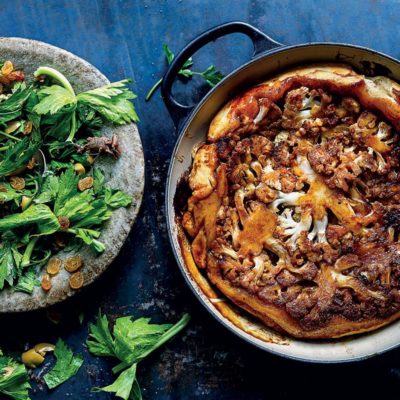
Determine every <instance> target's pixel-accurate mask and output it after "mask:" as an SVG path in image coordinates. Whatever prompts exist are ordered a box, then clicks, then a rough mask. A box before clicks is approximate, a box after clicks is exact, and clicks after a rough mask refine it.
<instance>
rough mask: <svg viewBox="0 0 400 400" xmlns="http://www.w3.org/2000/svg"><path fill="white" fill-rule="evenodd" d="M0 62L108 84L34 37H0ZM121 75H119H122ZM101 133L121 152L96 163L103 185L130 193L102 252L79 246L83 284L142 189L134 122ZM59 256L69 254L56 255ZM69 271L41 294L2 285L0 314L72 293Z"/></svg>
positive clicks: (115, 247) (124, 230)
mask: <svg viewBox="0 0 400 400" xmlns="http://www.w3.org/2000/svg"><path fill="white" fill-rule="evenodd" d="M0 54H1V59H2V60H7V59H9V60H11V61H13V62H14V63H15V64H17V65H19V66H23V67H24V70H25V72H26V76H27V79H28V80H29V78H32V74H33V72H34V71H35V70H36V68H37V67H39V66H41V65H46V66H50V67H54V68H56V69H58V70H59V71H61V72H62V73H63V74H65V75H66V77H67V78H68V79H69V80H70V82H71V83H72V85H73V87H74V88H75V89H76V92H77V93H79V92H80V91H83V90H88V89H93V88H95V87H99V86H102V85H104V84H107V83H109V80H108V79H107V78H106V77H105V76H104V75H103V74H102V73H101V72H100V71H99V70H97V69H96V68H95V67H93V65H91V64H89V63H88V62H86V61H84V60H82V59H81V58H79V57H77V56H75V55H73V54H71V53H69V52H67V51H65V50H62V49H59V48H58V47H54V46H51V45H48V44H46V43H42V42H38V41H35V40H28V39H21V38H0ZM123 78H125V77H121V79H123ZM104 131H105V134H107V135H111V134H112V133H115V134H116V135H118V139H119V143H120V145H121V149H122V155H121V157H120V158H119V159H118V160H117V161H114V160H112V159H110V158H103V159H100V160H99V162H98V163H97V162H96V165H99V166H100V168H101V169H102V170H103V171H104V173H105V176H106V184H107V185H109V186H111V187H114V188H118V189H122V190H124V191H125V192H127V193H129V194H130V195H132V196H133V199H134V200H133V203H132V206H131V207H129V208H126V209H119V210H116V211H114V213H113V215H112V217H111V219H110V220H109V221H107V223H106V224H105V226H104V228H103V231H102V235H101V237H100V240H101V241H102V242H104V244H105V245H106V251H105V252H104V253H103V254H102V255H101V256H98V257H97V256H96V255H95V254H94V252H93V251H91V250H90V249H88V248H83V249H82V250H81V252H80V254H81V255H82V257H83V258H84V260H85V265H84V267H83V268H82V272H83V274H84V277H85V283H84V286H86V285H88V284H90V283H91V282H93V281H94V280H95V279H96V278H97V277H98V276H99V275H100V274H101V273H103V272H104V271H105V270H106V269H107V267H108V266H109V265H110V263H111V262H112V261H113V259H114V258H115V257H116V256H117V254H118V252H119V251H120V249H121V247H122V245H123V243H124V241H125V239H126V238H127V236H128V234H129V231H130V229H131V226H132V224H133V223H134V221H135V219H136V216H137V213H138V211H139V207H140V203H141V201H142V195H143V188H144V156H143V149H142V143H141V141H140V137H139V133H138V130H137V127H136V125H135V124H130V125H125V126H120V127H107V128H105V129H104ZM59 257H60V258H63V259H65V258H67V257H68V254H64V253H63V252H61V253H59ZM69 276H70V275H69V274H68V273H67V272H66V271H64V270H63V269H62V270H61V272H60V273H59V274H58V275H57V276H56V277H54V278H53V279H52V284H53V287H52V289H51V290H50V291H49V292H48V293H45V292H43V290H42V289H41V288H36V289H35V291H34V293H33V294H32V295H31V296H30V295H27V294H24V293H17V292H13V290H12V289H5V290H3V291H1V292H0V313H6V312H19V311H30V310H35V309H38V308H43V307H47V306H49V305H52V304H55V303H58V302H60V301H62V300H65V299H66V298H68V297H70V296H72V295H74V294H75V293H76V291H74V290H72V289H70V287H69V282H68V281H69Z"/></svg>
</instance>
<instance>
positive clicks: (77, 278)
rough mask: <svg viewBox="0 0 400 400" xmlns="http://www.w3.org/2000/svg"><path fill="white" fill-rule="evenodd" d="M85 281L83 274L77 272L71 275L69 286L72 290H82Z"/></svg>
mask: <svg viewBox="0 0 400 400" xmlns="http://www.w3.org/2000/svg"><path fill="white" fill-rule="evenodd" d="M83 281H84V278H83V274H82V272H75V273H74V274H72V275H71V278H69V286H71V288H72V289H80V288H81V287H82V286H83Z"/></svg>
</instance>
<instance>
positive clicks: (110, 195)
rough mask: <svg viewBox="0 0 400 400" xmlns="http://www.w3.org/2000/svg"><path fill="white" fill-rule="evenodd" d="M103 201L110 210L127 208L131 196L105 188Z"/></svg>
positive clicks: (130, 201)
mask: <svg viewBox="0 0 400 400" xmlns="http://www.w3.org/2000/svg"><path fill="white" fill-rule="evenodd" d="M0 194H1V193H0ZM104 201H105V202H106V204H107V205H108V206H109V207H111V208H119V207H128V206H129V205H131V203H132V196H129V194H126V193H124V192H122V191H121V190H115V189H111V188H109V187H106V188H105V194H104Z"/></svg>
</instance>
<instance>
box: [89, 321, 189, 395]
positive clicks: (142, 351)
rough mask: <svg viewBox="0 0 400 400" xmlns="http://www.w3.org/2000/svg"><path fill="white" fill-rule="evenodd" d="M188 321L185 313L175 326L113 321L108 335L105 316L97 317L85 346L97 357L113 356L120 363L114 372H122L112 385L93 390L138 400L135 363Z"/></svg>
mask: <svg viewBox="0 0 400 400" xmlns="http://www.w3.org/2000/svg"><path fill="white" fill-rule="evenodd" d="M189 320H190V317H189V315H188V314H185V315H184V316H183V317H182V318H181V319H180V320H179V321H178V322H177V323H176V324H175V325H170V324H163V325H157V324H151V323H150V319H149V318H139V319H136V320H133V319H132V317H121V318H118V319H117V320H116V321H115V325H114V329H113V334H111V331H110V328H109V323H108V320H107V317H106V316H102V315H101V314H99V316H98V318H97V322H96V324H90V325H89V339H88V340H87V342H86V344H87V346H88V349H89V351H90V352H91V353H93V354H95V355H97V356H112V357H116V358H117V359H118V360H119V361H120V363H119V364H118V365H116V366H115V367H114V368H113V372H114V373H119V372H121V371H122V372H121V374H120V375H119V376H118V377H117V379H116V380H115V381H114V383H112V384H111V385H109V386H106V387H103V388H95V389H94V390H95V391H99V390H102V391H106V392H112V393H115V395H116V396H118V397H121V398H122V399H124V400H128V399H136V400H140V399H141V398H142V395H141V391H140V386H139V383H138V381H137V378H136V371H137V364H138V362H140V361H141V360H143V359H144V358H145V357H147V356H148V355H149V354H150V353H152V352H153V351H154V350H156V349H157V348H158V347H160V346H161V345H163V344H164V343H165V342H167V341H168V340H170V339H171V338H173V337H174V336H175V335H177V334H178V333H179V332H180V331H181V330H182V329H183V328H185V327H186V325H187V324H188V322H189Z"/></svg>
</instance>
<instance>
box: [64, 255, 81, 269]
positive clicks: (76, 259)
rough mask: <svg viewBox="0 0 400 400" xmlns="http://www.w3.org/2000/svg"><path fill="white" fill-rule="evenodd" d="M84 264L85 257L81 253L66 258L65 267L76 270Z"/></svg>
mask: <svg viewBox="0 0 400 400" xmlns="http://www.w3.org/2000/svg"><path fill="white" fill-rule="evenodd" d="M82 265H83V258H82V257H81V256H79V255H76V256H72V257H70V258H68V259H67V260H65V263H64V269H65V270H66V271H68V272H75V271H77V270H78V269H79V268H81V267H82Z"/></svg>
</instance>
